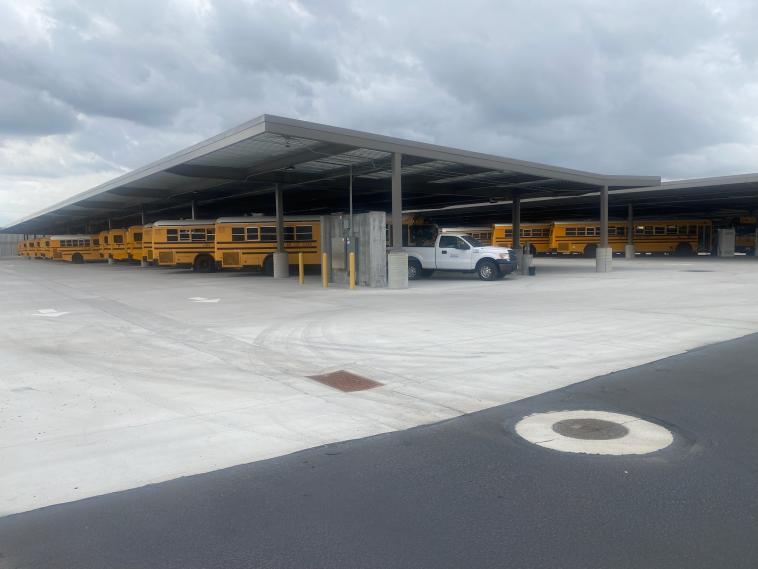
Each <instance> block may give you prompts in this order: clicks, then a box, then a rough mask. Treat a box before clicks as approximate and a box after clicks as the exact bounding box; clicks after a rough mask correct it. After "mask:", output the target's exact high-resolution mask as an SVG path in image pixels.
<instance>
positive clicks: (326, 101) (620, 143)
mask: <svg viewBox="0 0 758 569" xmlns="http://www.w3.org/2000/svg"><path fill="white" fill-rule="evenodd" d="M0 18H2V20H3V22H5V24H6V25H5V26H3V28H2V29H0V136H1V137H2V139H1V140H2V142H0V203H10V202H11V200H10V199H5V198H7V195H8V194H7V193H8V192H9V191H10V190H8V188H14V187H18V184H20V183H22V182H23V183H25V184H27V185H26V186H25V187H28V188H33V191H32V190H28V191H27V192H26V194H25V196H28V197H24V198H23V199H21V201H19V198H18V196H17V195H14V197H13V200H12V201H13V203H14V204H15V205H14V206H13V212H6V211H3V210H1V209H0V223H3V222H4V221H8V220H9V218H10V217H12V216H15V215H16V214H18V212H19V208H22V209H23V203H27V204H28V211H33V210H35V209H37V207H38V206H39V205H40V204H43V203H46V202H48V201H50V200H49V199H48V198H49V197H50V196H53V195H54V196H56V197H59V196H60V195H61V192H63V193H65V192H74V191H75V190H83V189H86V188H85V187H78V186H77V184H80V183H83V181H85V180H86V181H87V182H90V181H92V180H96V179H99V178H100V177H102V178H105V177H108V176H112V175H115V174H117V173H120V172H121V171H123V170H124V169H126V168H134V167H137V166H140V165H142V164H144V163H146V162H149V161H151V160H154V159H157V158H159V157H161V156H163V155H165V154H168V153H170V152H173V151H175V150H178V149H180V148H182V147H185V146H187V145H189V144H191V143H193V142H196V141H198V140H200V139H202V138H205V137H207V136H210V135H212V134H215V133H217V132H219V131H221V130H223V129H225V128H228V127H230V126H233V125H235V124H238V123H240V122H243V121H245V120H247V119H249V118H252V117H254V116H257V115H259V114H262V113H274V114H282V115H286V116H293V117H297V118H303V119H306V120H315V121H320V122H326V123H330V124H337V125H341V126H347V127H351V128H357V129H365V130H370V131H375V132H381V133H387V134H392V135H396V136H403V137H408V138H413V139H418V140H426V141H434V142H438V143H441V144H449V145H452V146H457V147H463V148H470V149H474V150H481V151H486V152H493V153H498V154H503V155H507V156H513V157H516V158H523V159H530V160H537V161H543V162H548V163H554V164H560V165H565V166H570V167H576V168H584V169H589V170H595V171H601V172H609V173H626V172H628V173H645V174H661V175H663V176H664V177H669V178H676V177H696V176H704V175H715V174H728V173H737V172H744V171H755V170H757V169H758V166H757V164H758V73H757V72H758V40H757V39H756V37H757V36H756V34H755V33H754V29H753V27H754V22H755V21H756V19H757V18H758V7H757V5H756V4H755V3H754V2H752V1H751V0H670V1H667V2H660V1H657V0H636V1H633V2H632V1H626V0H624V1H619V2H607V1H605V0H565V1H562V2H554V1H548V0H534V1H532V2H520V1H516V0H469V1H467V2H465V3H463V2H461V3H444V4H441V3H439V2H437V1H436V0H416V1H414V2H406V3H399V2H395V1H394V0H372V1H370V2H369V1H367V0H339V1H337V0H320V1H310V2H296V1H295V0H291V1H287V2H284V1H275V0H224V1H222V0H172V1H168V2H160V3H156V2H153V1H151V0H133V1H130V2H122V1H119V0H100V1H97V2H96V1H95V0H48V1H45V0H29V1H28V2H24V3H19V2H14V1H13V0H0ZM56 172H57V173H58V174H57V177H56V175H55V173H56ZM3 188H5V189H3ZM64 188H65V190H64ZM3 192H5V194H3ZM19 204H21V205H19ZM0 207H1V206H0Z"/></svg>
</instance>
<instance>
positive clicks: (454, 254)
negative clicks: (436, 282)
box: [437, 235, 473, 271]
mask: <svg viewBox="0 0 758 569" xmlns="http://www.w3.org/2000/svg"><path fill="white" fill-rule="evenodd" d="M437 268H438V269H443V270H448V271H469V270H471V269H472V268H473V267H472V265H471V246H470V245H469V244H468V243H466V242H465V241H464V240H463V239H461V238H460V237H457V236H455V235H443V236H442V237H440V244H439V247H438V248H437Z"/></svg>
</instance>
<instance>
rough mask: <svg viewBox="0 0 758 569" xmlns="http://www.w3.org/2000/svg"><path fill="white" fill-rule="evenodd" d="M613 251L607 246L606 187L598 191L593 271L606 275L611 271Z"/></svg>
mask: <svg viewBox="0 0 758 569" xmlns="http://www.w3.org/2000/svg"><path fill="white" fill-rule="evenodd" d="M612 260H613V249H611V248H610V247H609V246H608V185H607V184H606V185H604V186H603V187H602V188H601V189H600V246H599V247H598V248H597V250H596V253H595V271H597V272H598V273H607V272H610V270H611V263H612Z"/></svg>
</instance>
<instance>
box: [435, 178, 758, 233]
mask: <svg viewBox="0 0 758 569" xmlns="http://www.w3.org/2000/svg"><path fill="white" fill-rule="evenodd" d="M629 204H631V205H632V206H633V208H634V215H635V217H651V216H656V217H658V216H665V217H680V218H684V217H702V216H709V217H715V218H730V217H735V216H739V215H744V214H752V213H753V212H756V211H758V173H756V174H740V175H735V176H719V177H713V178H698V179H692V180H677V181H673V182H663V183H661V184H660V185H659V186H655V187H642V188H627V189H616V190H612V191H610V192H609V209H610V214H611V216H615V217H618V218H625V217H626V215H627V205H629ZM423 213H424V214H425V215H427V216H428V217H430V218H432V219H434V220H435V221H437V222H439V223H457V224H460V223H466V224H477V223H492V222H496V221H497V222H510V220H511V202H510V201H507V200H506V201H503V202H500V203H497V204H492V203H480V204H472V205H465V206H453V207H449V208H444V209H437V210H426V211H424V212H423ZM598 215H599V193H598V192H588V193H586V194H583V195H578V196H569V197H565V196H564V197H538V198H525V199H522V201H521V217H522V219H523V220H528V221H553V220H556V219H592V218H597V217H598Z"/></svg>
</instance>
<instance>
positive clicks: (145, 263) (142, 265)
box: [139, 259, 147, 268]
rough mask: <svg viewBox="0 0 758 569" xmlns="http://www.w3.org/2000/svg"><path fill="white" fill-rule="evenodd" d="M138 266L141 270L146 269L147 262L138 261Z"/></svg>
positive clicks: (143, 260)
mask: <svg viewBox="0 0 758 569" xmlns="http://www.w3.org/2000/svg"><path fill="white" fill-rule="evenodd" d="M139 266H140V267H143V268H144V267H147V261H145V259H140V262H139Z"/></svg>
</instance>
